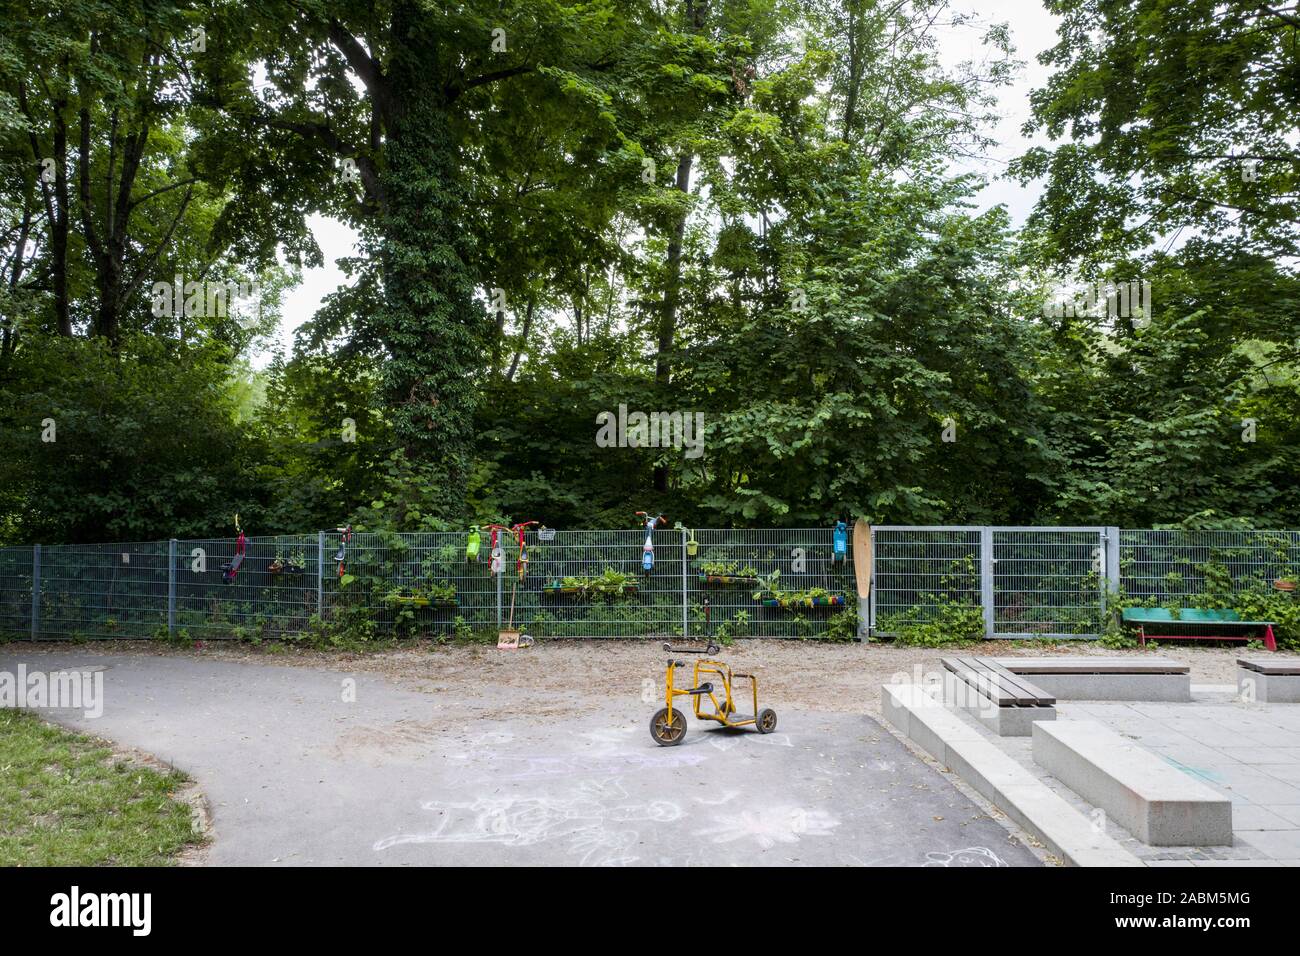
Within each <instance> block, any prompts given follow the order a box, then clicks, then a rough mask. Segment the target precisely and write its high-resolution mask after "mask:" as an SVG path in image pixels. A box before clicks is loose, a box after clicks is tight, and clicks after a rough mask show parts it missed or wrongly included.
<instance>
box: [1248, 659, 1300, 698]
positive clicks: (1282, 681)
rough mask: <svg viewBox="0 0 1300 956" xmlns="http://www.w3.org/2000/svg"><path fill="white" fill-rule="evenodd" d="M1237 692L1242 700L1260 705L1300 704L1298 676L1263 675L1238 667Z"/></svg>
mask: <svg viewBox="0 0 1300 956" xmlns="http://www.w3.org/2000/svg"><path fill="white" fill-rule="evenodd" d="M1237 691H1238V693H1239V694H1240V695H1241V697H1242V699H1243V700H1253V701H1257V702H1259V703H1261V704H1295V703H1300V675H1296V674H1264V673H1260V672H1259V671H1256V670H1251V669H1248V668H1245V667H1238V668H1237Z"/></svg>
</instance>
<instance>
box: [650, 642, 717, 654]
mask: <svg viewBox="0 0 1300 956" xmlns="http://www.w3.org/2000/svg"><path fill="white" fill-rule="evenodd" d="M664 650H666V651H668V652H669V653H670V654H716V653H718V651H720V650H722V648H720V647H719V646H718V645H717V644H710V645H709V646H708V647H706V648H705V649H704V650H702V651H693V650H691V649H689V648H686V647H673V646H672V645H671V644H669V643H668V642H667V641H664Z"/></svg>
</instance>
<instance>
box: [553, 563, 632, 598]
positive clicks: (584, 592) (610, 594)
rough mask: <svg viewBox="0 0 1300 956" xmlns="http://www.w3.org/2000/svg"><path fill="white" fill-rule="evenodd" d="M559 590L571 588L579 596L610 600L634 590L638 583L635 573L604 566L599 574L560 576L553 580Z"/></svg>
mask: <svg viewBox="0 0 1300 956" xmlns="http://www.w3.org/2000/svg"><path fill="white" fill-rule="evenodd" d="M555 583H556V584H557V585H558V587H559V588H560V589H561V590H564V591H569V590H573V591H575V592H576V594H577V595H579V596H581V597H596V598H602V599H604V600H611V599H613V598H617V597H623V596H625V595H628V594H630V593H632V592H635V591H636V590H637V589H638V587H639V585H638V583H637V579H636V575H635V574H633V573H631V572H627V571H619V570H617V569H615V568H611V567H608V566H607V567H606V568H605V569H604V570H603V571H601V572H600V573H599V574H580V575H573V576H569V577H564V578H561V579H560V580H559V581H558V582H555Z"/></svg>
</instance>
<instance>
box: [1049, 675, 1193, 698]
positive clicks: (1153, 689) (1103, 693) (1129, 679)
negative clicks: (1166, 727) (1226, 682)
mask: <svg viewBox="0 0 1300 956" xmlns="http://www.w3.org/2000/svg"><path fill="white" fill-rule="evenodd" d="M1032 676H1033V680H1034V683H1035V684H1037V685H1038V686H1039V687H1041V688H1043V690H1045V691H1048V692H1049V693H1052V694H1055V695H1056V697H1057V699H1058V700H1159V701H1184V700H1191V699H1192V678H1191V676H1190V675H1188V674H1041V673H1038V672H1034V673H1033V675H1032Z"/></svg>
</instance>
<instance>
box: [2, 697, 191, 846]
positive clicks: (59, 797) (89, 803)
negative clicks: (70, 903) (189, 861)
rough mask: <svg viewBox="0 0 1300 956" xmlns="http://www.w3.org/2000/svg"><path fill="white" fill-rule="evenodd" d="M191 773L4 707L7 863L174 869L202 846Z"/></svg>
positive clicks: (5, 843) (3, 784)
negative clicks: (140, 760)
mask: <svg viewBox="0 0 1300 956" xmlns="http://www.w3.org/2000/svg"><path fill="white" fill-rule="evenodd" d="M185 782H186V778H185V776H184V775H183V774H180V773H177V772H175V771H169V772H160V771H157V770H153V769H151V768H148V767H139V766H133V765H132V764H130V763H129V762H127V761H124V760H122V759H121V758H119V757H117V756H115V755H114V754H113V752H112V750H110V749H109V748H108V747H106V746H104V745H103V744H101V743H98V742H96V741H94V740H92V739H90V738H88V737H83V736H81V735H79V734H74V733H70V732H69V731H66V730H61V729H59V728H57V727H51V726H49V725H48V724H45V723H42V722H41V721H40V720H38V719H37V718H36V717H35V716H33V715H31V714H27V713H23V712H22V711H17V710H0V866H165V865H168V864H170V863H173V862H175V860H176V857H177V856H178V855H179V854H180V852H181V851H182V850H183V849H185V847H187V846H190V845H192V844H195V843H200V842H202V838H201V837H200V836H199V835H198V834H196V833H195V831H194V828H193V824H192V823H191V812H190V808H189V807H188V806H186V805H185V804H183V803H181V802H179V801H177V800H175V799H173V794H175V792H176V791H177V790H178V789H179V788H180V787H181V786H182V785H183V784H184V783H185Z"/></svg>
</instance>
